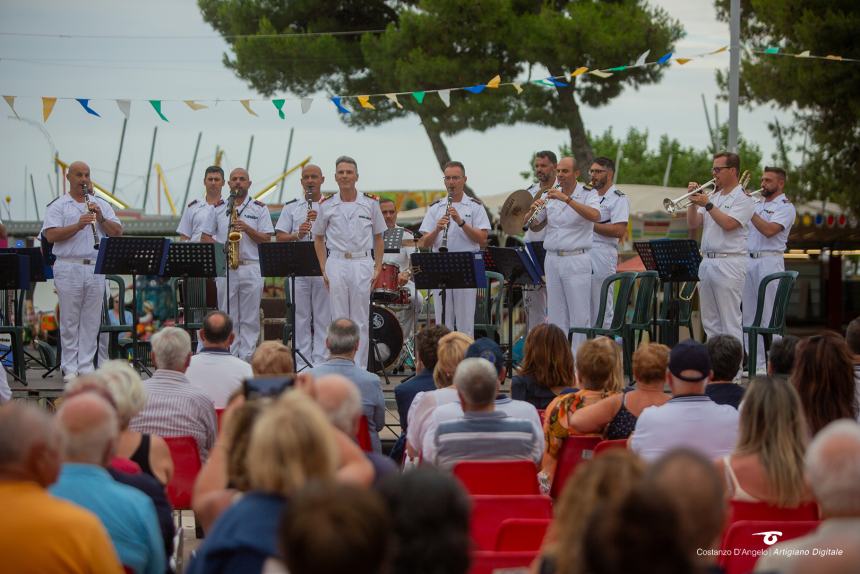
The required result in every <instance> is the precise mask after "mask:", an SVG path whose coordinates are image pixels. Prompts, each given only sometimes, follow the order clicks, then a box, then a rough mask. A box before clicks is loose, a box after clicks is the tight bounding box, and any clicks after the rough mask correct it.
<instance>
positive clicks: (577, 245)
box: [537, 183, 600, 251]
mask: <svg viewBox="0 0 860 574" xmlns="http://www.w3.org/2000/svg"><path fill="white" fill-rule="evenodd" d="M570 197H571V199H572V200H573V201H578V202H579V203H584V204H585V205H587V206H588V207H593V208H595V209H598V205H599V202H600V198H599V197H597V194H596V193H595V192H594V191H592V190H588V189H585V187H584V186H583V185H582V184H581V183H577V184H576V188H575V189H574V190H573V194H571V196H570ZM544 220H545V221H546V222H547V224H546V237H545V238H544V240H543V247H544V249H546V250H548V251H571V250H574V249H590V248H591V245H592V243H593V241H594V222H592V221H589V220H587V219H585V218H584V217H582V216H581V215H579V214H578V213H577V212H576V210H575V209H573V208H572V207H570V206H569V205H568V204H567V203H565V202H564V201H560V200H558V199H550V200H548V201H547V204H546V209H544V210H543V211H542V212H541V213H540V214H538V218H537V221H538V222H542V221H544Z"/></svg>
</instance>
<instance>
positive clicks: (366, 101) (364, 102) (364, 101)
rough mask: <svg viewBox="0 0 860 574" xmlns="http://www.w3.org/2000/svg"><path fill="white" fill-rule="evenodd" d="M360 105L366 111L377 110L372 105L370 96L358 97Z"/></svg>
mask: <svg viewBox="0 0 860 574" xmlns="http://www.w3.org/2000/svg"><path fill="white" fill-rule="evenodd" d="M358 104H359V105H360V106H361V107H362V108H364V109H365V110H375V109H376V107H374V105H373V104H371V103H370V96H358Z"/></svg>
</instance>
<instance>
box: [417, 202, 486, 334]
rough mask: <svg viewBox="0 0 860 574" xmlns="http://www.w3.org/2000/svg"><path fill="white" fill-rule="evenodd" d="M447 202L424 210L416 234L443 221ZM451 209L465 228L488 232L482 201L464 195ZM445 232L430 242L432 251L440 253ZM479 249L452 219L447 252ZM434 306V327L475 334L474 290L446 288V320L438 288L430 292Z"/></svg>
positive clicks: (437, 203)
mask: <svg viewBox="0 0 860 574" xmlns="http://www.w3.org/2000/svg"><path fill="white" fill-rule="evenodd" d="M447 207H448V199H447V198H443V199H440V200H438V201H436V202H434V203H433V204H431V205H430V207H428V208H427V213H426V214H425V215H424V221H422V222H421V227H420V228H419V230H418V231H420V232H421V233H430V232H431V231H433V230H434V229H436V222H437V221H439V220H440V219H442V217H444V216H445V214H446V213H447ZM451 207H453V208H454V209H456V210H457V213H459V214H460V217H461V218H462V219H463V221H464V222H465V223H464V225H471V226H472V227H474V228H475V229H487V230H489V229H490V219H489V218H488V217H487V210H486V209H484V206H483V204H482V203H481V202H479V201H477V200H475V199H473V198H471V197H469V196H468V195H465V194H463V197H462V199H461V200H460V201H457V202H453V203H451ZM443 233H444V231H440V232H439V234H438V235H437V236H436V241H435V242H434V243H433V249H434V250H435V251H438V250H439V246H440V245H442V235H443ZM480 250H481V246H480V245H479V244H478V243H476V242H474V241H472V240H471V239H470V238H469V236H468V235H466V232H465V231H463V229H462V228H461V227H460V226H459V225H458V224H457V222H455V221H454V220H453V219H451V221H450V224H449V225H448V251H471V252H477V251H480ZM433 297H434V303H433V309H434V311H435V314H436V324H437V325H441V324H442V323H443V322H444V324H445V326H446V327H448V328H449V329H451V330H452V331H454V330H456V331H460V332H461V333H465V334H466V335H469V336H470V337H473V336H474V334H475V305H476V304H477V297H478V290H477V289H446V290H445V319H444V321H443V319H442V294H441V289H435V290H434V291H433Z"/></svg>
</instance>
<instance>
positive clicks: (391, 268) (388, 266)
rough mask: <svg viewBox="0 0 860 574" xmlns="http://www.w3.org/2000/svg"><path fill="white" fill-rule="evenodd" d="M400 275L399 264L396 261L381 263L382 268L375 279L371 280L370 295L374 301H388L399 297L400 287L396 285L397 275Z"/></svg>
mask: <svg viewBox="0 0 860 574" xmlns="http://www.w3.org/2000/svg"><path fill="white" fill-rule="evenodd" d="M398 275H400V266H399V265H398V264H396V263H383V264H382V270H381V271H380V272H379V276H378V277H377V278H376V281H374V282H373V291H372V292H371V294H370V297H371V298H372V299H373V300H374V301H382V302H385V303H390V302H393V301H397V300H398V299H399V298H400V287H399V286H398V285H397V276H398Z"/></svg>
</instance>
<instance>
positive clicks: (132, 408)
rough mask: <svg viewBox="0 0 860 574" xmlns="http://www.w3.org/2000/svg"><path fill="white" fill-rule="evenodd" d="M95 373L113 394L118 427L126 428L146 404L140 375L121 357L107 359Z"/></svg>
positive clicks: (144, 390)
mask: <svg viewBox="0 0 860 574" xmlns="http://www.w3.org/2000/svg"><path fill="white" fill-rule="evenodd" d="M96 374H98V375H100V376H101V378H102V379H103V380H104V384H105V386H106V387H107V389H108V391H110V394H111V395H112V396H113V400H114V403H115V404H116V414H117V417H118V418H119V426H120V429H123V430H124V429H126V428H128V425H129V423H130V422H131V419H133V418H134V416H135V415H136V414H137V413H139V412H140V411H142V410H143V407H144V406H146V389H145V388H144V386H143V381H142V380H141V379H140V375H139V374H138V372H137V371H135V370H134V369H133V368H132V367H131V365H129V364H128V361H123V360H122V359H114V360H111V361H107V362H106V363H105V364H104V365H102V366H101V367H99V370H98V371H96Z"/></svg>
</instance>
